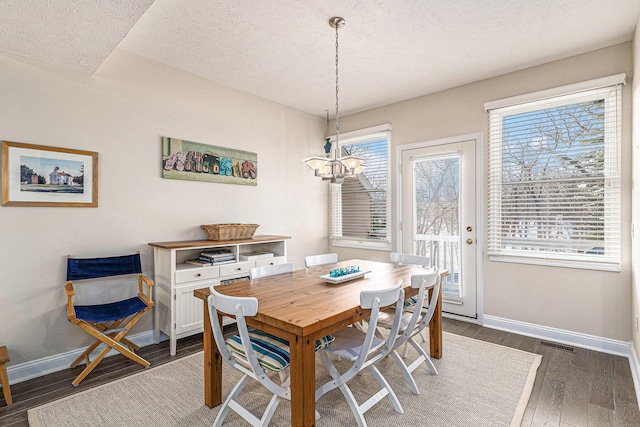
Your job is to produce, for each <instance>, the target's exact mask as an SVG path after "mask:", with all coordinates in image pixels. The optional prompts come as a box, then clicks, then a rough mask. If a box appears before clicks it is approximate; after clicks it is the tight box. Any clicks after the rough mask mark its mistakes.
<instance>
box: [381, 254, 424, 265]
mask: <svg viewBox="0 0 640 427" xmlns="http://www.w3.org/2000/svg"><path fill="white" fill-rule="evenodd" d="M389 259H391V262H395V263H397V264H405V265H417V266H419V267H430V266H431V260H430V259H429V257H427V256H421V255H410V254H402V253H399V252H391V253H390V254H389Z"/></svg>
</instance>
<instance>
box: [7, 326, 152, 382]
mask: <svg viewBox="0 0 640 427" xmlns="http://www.w3.org/2000/svg"><path fill="white" fill-rule="evenodd" d="M127 339H128V340H130V341H132V342H134V343H135V344H136V345H138V346H140V347H144V346H147V345H150V344H154V343H155V342H154V340H153V331H152V330H151V331H146V332H141V333H139V334H135V335H131V336H127ZM103 348H104V346H103V345H101V346H100V347H98V348H97V349H96V350H95V351H94V352H93V353H92V356H93V355H96V354H98V353H99V352H100V351H101V350H102V349H103ZM83 351H84V348H81V349H77V350H72V351H68V352H66V353H61V354H56V355H53V356H49V357H44V358H42V359H38V360H33V361H31V362H25V363H19V364H17V365H11V366H7V375H8V377H9V384H15V383H19V382H22V381H27V380H30V379H32V378H37V377H41V376H43V375H47V374H52V373H54V372H58V371H62V370H65V369H68V368H69V365H70V364H71V362H73V361H74V360H76V359H77V358H78V356H80V355H81V354H82V352H83ZM114 354H120V353H118V352H117V351H115V350H111V351H110V352H109V353H108V354H107V356H106V357H109V356H113V355H114Z"/></svg>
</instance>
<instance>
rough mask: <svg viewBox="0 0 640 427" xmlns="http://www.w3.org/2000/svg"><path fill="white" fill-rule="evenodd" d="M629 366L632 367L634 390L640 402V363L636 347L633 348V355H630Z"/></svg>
mask: <svg viewBox="0 0 640 427" xmlns="http://www.w3.org/2000/svg"><path fill="white" fill-rule="evenodd" d="M629 366H630V367H631V376H632V377H633V388H634V389H635V391H636V400H637V401H638V402H640V361H639V360H638V353H636V349H635V347H634V346H633V345H632V346H631V354H630V355H629Z"/></svg>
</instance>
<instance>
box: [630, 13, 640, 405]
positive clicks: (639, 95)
mask: <svg viewBox="0 0 640 427" xmlns="http://www.w3.org/2000/svg"><path fill="white" fill-rule="evenodd" d="M639 29H640V18H638V22H637V24H636V33H635V36H634V39H633V69H634V70H640V30H639ZM632 91H633V97H632V98H633V99H632V102H633V182H632V185H631V188H632V190H633V209H632V213H633V216H632V218H634V219H633V221H634V229H635V232H634V237H633V275H632V277H633V286H632V288H631V290H632V298H631V316H632V317H631V319H632V325H633V327H632V328H631V330H632V337H633V339H632V343H633V347H634V350H635V353H636V355H638V354H640V331H638V327H639V326H640V325H636V324H635V322H636V321H635V319H636V317H637V316H638V315H639V314H640V190H639V188H640V187H639V186H640V79H634V80H633V86H632ZM636 362H637V359H636ZM638 393H640V390H639V391H638Z"/></svg>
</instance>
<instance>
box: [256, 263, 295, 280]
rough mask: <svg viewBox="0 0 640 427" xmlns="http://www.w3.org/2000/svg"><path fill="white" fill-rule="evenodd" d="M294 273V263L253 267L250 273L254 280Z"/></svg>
mask: <svg viewBox="0 0 640 427" xmlns="http://www.w3.org/2000/svg"><path fill="white" fill-rule="evenodd" d="M292 271H293V263H292V262H285V263H283V264H276V265H265V266H262V267H253V268H252V269H251V270H250V271H249V275H250V277H251V278H252V279H257V278H259V277H268V276H275V275H276V274H283V273H291V272H292Z"/></svg>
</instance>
